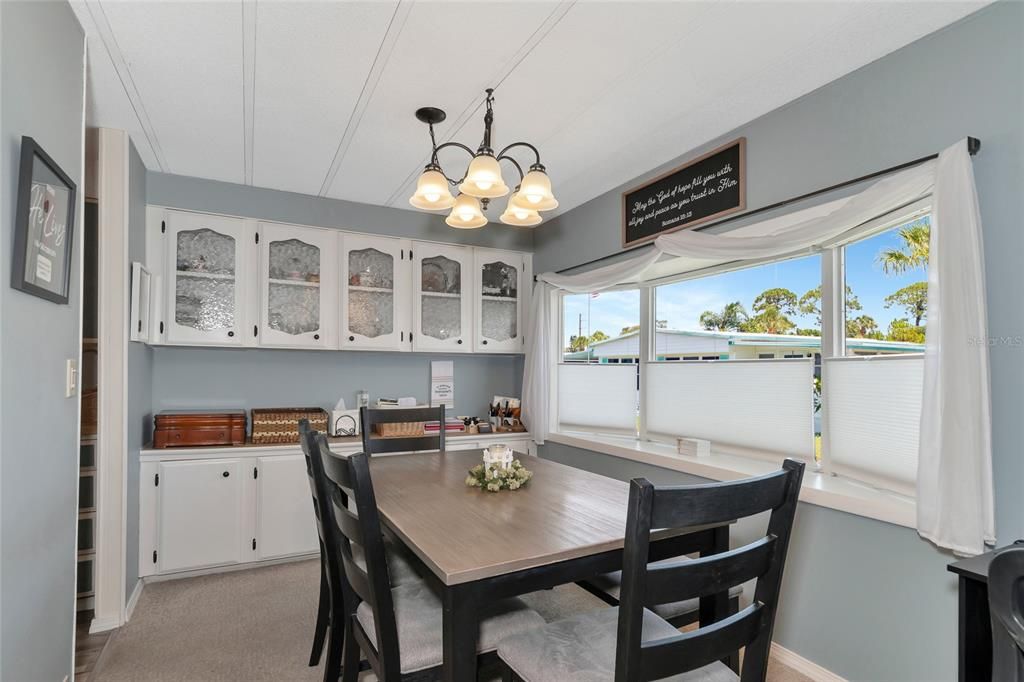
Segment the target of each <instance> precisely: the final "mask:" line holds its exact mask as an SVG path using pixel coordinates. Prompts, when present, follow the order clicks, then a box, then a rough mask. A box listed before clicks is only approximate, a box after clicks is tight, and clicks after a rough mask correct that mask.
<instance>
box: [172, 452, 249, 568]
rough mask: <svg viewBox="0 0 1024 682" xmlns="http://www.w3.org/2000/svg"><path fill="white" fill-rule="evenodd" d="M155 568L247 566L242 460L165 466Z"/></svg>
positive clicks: (185, 462) (175, 463)
mask: <svg viewBox="0 0 1024 682" xmlns="http://www.w3.org/2000/svg"><path fill="white" fill-rule="evenodd" d="M159 469H160V470H159V474H158V475H159V477H160V478H159V479H158V480H157V479H154V480H155V485H154V487H155V488H157V489H159V493H158V498H159V501H158V504H157V547H155V548H154V549H155V551H156V554H155V555H154V558H155V559H156V567H157V568H158V570H159V572H161V573H164V572H173V571H181V570H186V569H191V568H203V567H206V566H220V565H225V564H237V563H239V562H241V561H245V545H246V542H245V541H246V537H245V535H246V533H245V529H246V518H245V517H246V513H245V511H246V510H245V505H244V504H243V501H244V499H245V480H244V476H243V475H242V462H241V460H238V459H213V460H201V461H181V462H161V463H160V465H159Z"/></svg>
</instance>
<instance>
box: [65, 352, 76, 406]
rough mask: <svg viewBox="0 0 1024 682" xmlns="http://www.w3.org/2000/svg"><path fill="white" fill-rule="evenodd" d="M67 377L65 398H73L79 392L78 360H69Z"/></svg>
mask: <svg viewBox="0 0 1024 682" xmlns="http://www.w3.org/2000/svg"><path fill="white" fill-rule="evenodd" d="M66 377H67V384H66V385H65V386H64V397H65V398H73V397H74V395H75V393H76V392H77V391H78V360H74V359H72V358H68V361H67V372H66Z"/></svg>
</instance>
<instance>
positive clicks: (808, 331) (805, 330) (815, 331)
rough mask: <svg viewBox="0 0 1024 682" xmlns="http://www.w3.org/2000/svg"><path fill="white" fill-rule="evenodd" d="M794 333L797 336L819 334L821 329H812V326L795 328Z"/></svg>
mask: <svg viewBox="0 0 1024 682" xmlns="http://www.w3.org/2000/svg"><path fill="white" fill-rule="evenodd" d="M794 333H795V334H796V335H797V336H821V330H820V329H813V328H806V327H805V328H801V329H797V330H796V332H794Z"/></svg>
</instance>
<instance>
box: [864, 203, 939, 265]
mask: <svg viewBox="0 0 1024 682" xmlns="http://www.w3.org/2000/svg"><path fill="white" fill-rule="evenodd" d="M899 235H900V238H901V239H902V240H903V245H902V246H901V247H899V248H898V249H884V250H883V251H882V252H881V253H879V254H878V258H877V261H878V263H879V264H880V265H881V266H882V270H883V271H884V272H885V274H887V275H902V274H903V273H904V272H907V271H909V270H913V269H915V268H924V267H927V266H928V254H929V248H928V245H929V241H930V240H931V222H930V221H929V220H928V217H927V216H925V217H924V218H919V219H918V220H915V221H914V222H912V223H908V224H907V225H904V226H903V227H901V228H900V229H899Z"/></svg>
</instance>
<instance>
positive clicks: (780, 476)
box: [615, 459, 804, 682]
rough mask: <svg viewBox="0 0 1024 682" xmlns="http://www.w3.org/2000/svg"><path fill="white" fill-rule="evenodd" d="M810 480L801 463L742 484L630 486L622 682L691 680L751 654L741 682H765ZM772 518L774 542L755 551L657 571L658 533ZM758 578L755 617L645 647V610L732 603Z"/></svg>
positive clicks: (640, 482) (749, 612)
mask: <svg viewBox="0 0 1024 682" xmlns="http://www.w3.org/2000/svg"><path fill="white" fill-rule="evenodd" d="M803 473H804V465H803V464H802V463H800V462H796V461H794V460H788V459H787V460H786V461H785V462H784V463H783V465H782V469H781V470H780V471H777V472H774V473H771V474H768V475H765V476H759V477H757V478H752V479H747V480H744V481H736V482H729V483H713V484H707V485H695V486H664V487H656V486H654V485H652V484H651V483H650V482H649V481H647V480H645V479H642V478H637V479H633V481H631V482H630V491H629V512H628V516H627V522H626V543H625V549H624V552H623V566H622V592H621V599H620V602H619V630H618V642H617V646H616V657H615V679H616V682H636V681H642V680H656V679H661V678H664V677H669V676H672V675H676V674H679V673H685V672H688V671H690V670H694V669H696V668H699V667H701V666H704V665H707V664H708V663H711V662H712V661H716V660H720V659H722V658H725V657H726V656H729V655H731V654H733V653H735V652H736V651H738V650H739V649H740V648H743V647H745V653H744V658H743V670H742V677H741V679H742V680H743V682H751V681H753V680H762V681H763V680H764V679H765V675H766V674H767V666H768V646H769V645H770V643H771V634H772V627H773V625H774V622H775V613H776V608H777V605H778V595H779V590H780V589H781V585H782V569H783V565H784V563H785V560H786V552H787V550H788V548H789V536H790V532H791V531H792V528H793V519H794V516H795V514H796V507H797V499H798V497H799V494H800V483H801V481H802V480H803ZM765 511H771V515H770V517H769V519H768V529H767V532H766V533H765V535H764V536H762V537H761V538H759V539H757V540H755V541H754V542H751V543H750V544H748V545H745V546H743V547H738V548H736V549H733V550H729V551H727V552H722V553H720V554H714V555H711V556H702V557H700V558H698V559H694V560H680V561H674V562H670V563H663V564H659V565H657V566H653V565H649V562H650V561H651V556H650V551H649V550H650V536H651V530H652V529H675V528H690V527H694V526H702V525H706V524H721V523H729V522H732V521H736V520H739V519H741V518H746V517H749V516H754V515H756V514H760V513H762V512H765ZM752 578H756V579H757V587H756V589H755V592H754V600H753V603H752V604H751V606H750V607H748V608H747V609H745V610H743V611H741V612H740V613H738V614H736V615H734V616H731V617H729V618H727V619H725V620H723V621H720V622H718V623H714V624H711V625H706V626H704V627H701V628H699V629H697V630H695V631H692V632H687V633H685V634H681V635H678V636H673V637H667V638H663V639H659V640H655V641H647V642H645V641H644V639H643V609H644V607H645V606H656V605H658V604H667V603H671V602H675V601H680V600H683V599H689V598H692V597H703V596H708V595H712V594H719V593H724V592H727V591H728V590H729V589H730V588H732V587H735V586H736V585H740V584H742V583H744V582H746V581H747V580H750V579H752Z"/></svg>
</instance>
